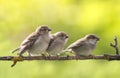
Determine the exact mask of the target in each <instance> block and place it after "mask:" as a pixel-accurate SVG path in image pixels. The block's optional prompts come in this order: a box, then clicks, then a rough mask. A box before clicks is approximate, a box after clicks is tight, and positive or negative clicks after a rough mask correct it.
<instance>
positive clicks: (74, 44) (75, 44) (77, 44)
mask: <svg viewBox="0 0 120 78" xmlns="http://www.w3.org/2000/svg"><path fill="white" fill-rule="evenodd" d="M84 43H85V41H84V40H83V39H80V40H77V41H76V42H74V43H73V44H71V45H70V46H69V47H68V49H72V48H77V47H80V46H83V45H84Z"/></svg>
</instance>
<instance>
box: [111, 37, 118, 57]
mask: <svg viewBox="0 0 120 78" xmlns="http://www.w3.org/2000/svg"><path fill="white" fill-rule="evenodd" d="M110 46H111V47H113V48H115V52H116V55H119V49H118V41H117V37H116V36H115V38H114V44H112V43H110Z"/></svg>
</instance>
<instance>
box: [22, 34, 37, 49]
mask: <svg viewBox="0 0 120 78" xmlns="http://www.w3.org/2000/svg"><path fill="white" fill-rule="evenodd" d="M38 37H39V34H37V33H35V32H33V33H32V34H30V35H29V36H28V37H27V38H26V39H25V40H24V41H23V42H22V44H21V46H24V48H23V50H24V49H28V48H30V47H31V46H32V45H33V44H34V43H35V41H36V40H37V39H38Z"/></svg>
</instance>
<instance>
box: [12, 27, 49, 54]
mask: <svg viewBox="0 0 120 78" xmlns="http://www.w3.org/2000/svg"><path fill="white" fill-rule="evenodd" d="M50 31H51V29H50V28H48V26H46V25H41V26H39V27H38V28H37V29H36V31H35V32H33V33H32V34H30V35H29V36H28V37H27V38H26V39H25V40H24V41H23V42H22V44H21V45H20V47H19V48H17V49H15V50H14V51H13V52H12V53H14V52H15V51H17V50H19V53H18V55H19V56H22V54H23V53H25V52H26V51H27V53H28V54H29V56H30V55H39V54H41V53H42V52H45V51H46V49H47V47H48V45H49V42H50Z"/></svg>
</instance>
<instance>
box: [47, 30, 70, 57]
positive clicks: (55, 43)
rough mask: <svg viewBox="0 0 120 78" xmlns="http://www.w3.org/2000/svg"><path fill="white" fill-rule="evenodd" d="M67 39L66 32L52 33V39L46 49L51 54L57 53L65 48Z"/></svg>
mask: <svg viewBox="0 0 120 78" xmlns="http://www.w3.org/2000/svg"><path fill="white" fill-rule="evenodd" d="M67 41H68V35H67V34H66V33H65V32H57V33H55V34H53V35H52V38H51V41H50V43H49V46H48V48H47V50H46V51H47V52H48V54H49V55H57V54H58V53H60V52H61V51H62V50H63V49H64V46H65V44H66V43H67Z"/></svg>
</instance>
